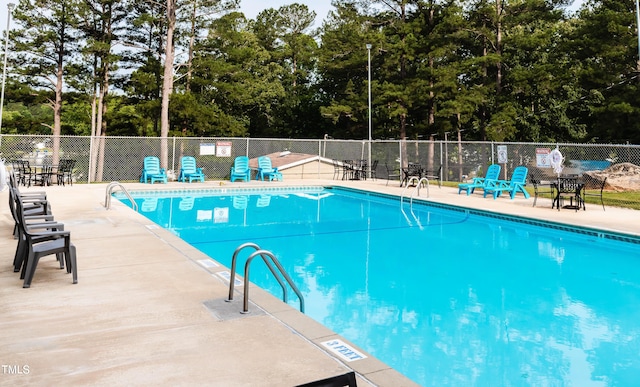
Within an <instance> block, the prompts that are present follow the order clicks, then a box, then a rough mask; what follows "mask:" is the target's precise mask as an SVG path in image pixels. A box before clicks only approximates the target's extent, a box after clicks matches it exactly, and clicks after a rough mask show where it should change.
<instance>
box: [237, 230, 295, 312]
mask: <svg viewBox="0 0 640 387" xmlns="http://www.w3.org/2000/svg"><path fill="white" fill-rule="evenodd" d="M247 247H252V248H254V249H255V250H256V251H257V250H262V249H261V248H260V246H258V245H257V244H255V243H251V242H247V243H244V244H242V245H240V246H238V248H237V249H236V251H234V252H233V257H231V279H230V280H229V298H228V299H227V300H225V301H227V302H230V301H233V290H234V287H235V278H236V266H237V264H236V262H237V260H238V254H240V251H242V250H243V249H245V248H247ZM262 260H263V261H264V263H265V264H266V265H267V267H268V268H269V271H271V274H273V276H274V277H275V278H276V280H277V281H278V283H279V284H280V287H281V288H282V301H283V302H285V303H286V302H287V287H286V285H285V284H284V282H282V279H281V278H280V277H278V275H277V274H276V270H275V269H274V268H273V266H271V262H269V261H268V260H267V259H266V258H264V257H262Z"/></svg>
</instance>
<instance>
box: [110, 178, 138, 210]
mask: <svg viewBox="0 0 640 387" xmlns="http://www.w3.org/2000/svg"><path fill="white" fill-rule="evenodd" d="M114 188H120V189H121V190H122V192H124V194H125V195H126V196H127V198H128V199H129V200H131V208H133V210H134V211H135V212H138V203H136V201H135V200H133V197H132V196H131V195H130V194H129V192H128V191H127V189H126V188H124V186H123V185H122V184H120V182H118V181H112V182H111V183H109V184H107V188H106V189H105V195H104V208H106V209H107V210H108V209H109V208H110V207H111V194H112V193H113V189H114Z"/></svg>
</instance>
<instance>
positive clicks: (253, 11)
mask: <svg viewBox="0 0 640 387" xmlns="http://www.w3.org/2000/svg"><path fill="white" fill-rule="evenodd" d="M582 1H583V0H575V2H574V4H573V5H572V6H571V9H577V8H578V6H579V4H581V3H582ZM10 2H11V3H14V4H17V3H18V0H0V28H1V30H0V31H4V30H5V29H6V28H7V13H8V12H7V4H8V3H10ZM293 3H300V4H305V5H306V6H307V7H309V9H310V10H312V11H315V12H316V21H315V24H314V27H321V26H322V21H323V20H324V19H325V18H326V17H327V14H328V13H329V11H331V10H332V9H333V6H332V5H331V0H266V1H265V0H240V10H241V11H242V12H243V13H244V14H245V16H246V17H247V18H249V19H254V18H255V17H256V15H258V13H259V12H260V11H263V10H264V9H266V8H275V9H278V8H279V7H281V6H283V5H287V4H293ZM12 24H13V23H12ZM12 28H13V26H12ZM0 35H1V34H0Z"/></svg>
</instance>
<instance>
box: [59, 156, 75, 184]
mask: <svg viewBox="0 0 640 387" xmlns="http://www.w3.org/2000/svg"><path fill="white" fill-rule="evenodd" d="M75 165H76V161H75V160H71V159H64V160H60V164H59V165H58V170H57V171H56V180H57V181H58V185H60V184H62V185H63V186H64V185H65V182H66V183H69V185H73V168H74V167H75Z"/></svg>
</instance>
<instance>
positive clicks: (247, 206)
mask: <svg viewBox="0 0 640 387" xmlns="http://www.w3.org/2000/svg"><path fill="white" fill-rule="evenodd" d="M190 196H191V197H195V200H194V202H195V203H194V204H193V207H191V208H186V207H189V206H183V208H181V207H180V203H181V199H182V198H179V197H166V198H160V199H159V200H158V202H157V204H156V212H148V213H147V212H145V213H144V215H145V216H148V217H149V218H150V219H152V220H154V221H155V222H157V223H158V224H160V225H162V226H164V227H166V228H168V229H170V230H172V231H173V232H174V233H176V234H177V235H179V236H180V237H182V238H183V239H184V240H186V241H187V242H189V243H191V244H192V245H194V246H196V247H197V248H199V249H200V250H202V251H203V252H205V253H206V254H208V255H209V256H211V257H212V258H214V259H216V260H217V261H219V262H221V263H222V264H224V265H227V266H229V265H230V259H231V256H232V254H233V251H234V250H235V249H236V247H238V246H239V245H240V244H242V243H244V242H249V241H250V242H254V243H257V244H258V245H260V246H261V247H262V248H264V249H267V250H270V251H272V252H274V253H275V254H276V256H277V257H278V258H279V260H280V261H281V262H282V264H283V266H284V267H285V268H286V270H287V271H288V273H289V274H290V275H291V277H292V278H293V279H294V281H296V285H297V286H298V287H299V288H300V290H301V291H302V293H303V294H304V297H305V305H306V314H307V315H309V316H310V317H312V318H314V319H315V320H317V321H319V322H321V323H322V324H324V325H326V326H328V327H329V328H331V329H332V330H334V331H335V332H337V333H339V334H340V335H342V336H344V337H345V338H347V339H348V340H350V341H352V342H354V343H355V344H357V345H358V346H360V347H361V348H362V349H365V350H366V351H368V352H370V353H371V354H373V355H374V356H376V357H378V358H379V359H381V360H382V361H384V362H386V363H387V364H389V365H390V366H392V367H393V368H395V369H397V370H398V371H400V372H402V373H404V374H405V375H407V376H408V377H409V378H411V379H413V380H414V381H416V382H417V383H419V384H421V385H425V386H443V385H449V386H516V385H517V386H522V385H526V386H565V385H567V386H568V385H573V386H633V385H636V383H637V381H638V380H640V353H639V348H640V308H638V307H637V306H638V305H639V304H640V259H639V258H638V256H639V254H638V253H639V252H640V244H633V243H622V242H617V241H613V240H607V239H603V238H598V237H597V236H592V235H583V234H579V233H570V232H566V231H561V230H556V229H550V228H542V227H537V226H532V225H527V224H524V223H518V222H509V221H504V220H499V219H492V218H491V217H486V216H482V215H478V214H474V213H468V212H464V211H450V210H447V209H442V208H437V207H430V206H427V205H421V204H414V205H413V207H410V206H409V205H407V204H406V203H405V204H404V206H402V207H401V206H400V204H399V202H398V201H397V200H395V199H390V198H386V197H381V196H377V195H367V194H362V193H357V192H353V191H347V190H339V189H329V190H323V191H311V192H298V191H292V192H284V191H283V192H281V193H275V194H274V193H271V194H269V193H264V192H263V193H259V192H256V193H255V194H247V193H243V194H242V195H239V196H233V197H232V196H219V195H216V196H210V197H203V196H198V195H193V194H192V193H190ZM138 200H139V204H140V203H142V202H143V200H144V199H143V198H140V199H137V201H138ZM203 211H206V212H207V213H208V214H209V216H208V217H202V216H201V214H202V212H203ZM215 214H218V215H215ZM249 253H250V252H247V253H246V254H241V260H240V261H239V266H238V267H242V266H241V265H243V264H244V262H243V261H242V259H246V257H247V256H248V255H249ZM251 280H252V281H253V282H254V283H257V284H258V285H260V286H262V287H264V288H266V289H268V290H270V291H271V292H272V293H273V294H274V295H275V296H276V297H280V296H281V294H282V290H281V289H280V287H279V285H278V284H277V282H276V281H275V280H273V278H272V277H271V274H270V273H269V272H268V270H266V268H265V267H264V265H263V264H262V262H260V261H256V262H255V263H254V264H253V265H252V268H251ZM290 295H291V297H290V298H291V299H290V300H289V301H290V303H291V305H292V306H294V307H297V304H298V300H297V299H296V297H295V295H294V294H293V293H292V292H291V293H290Z"/></svg>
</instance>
